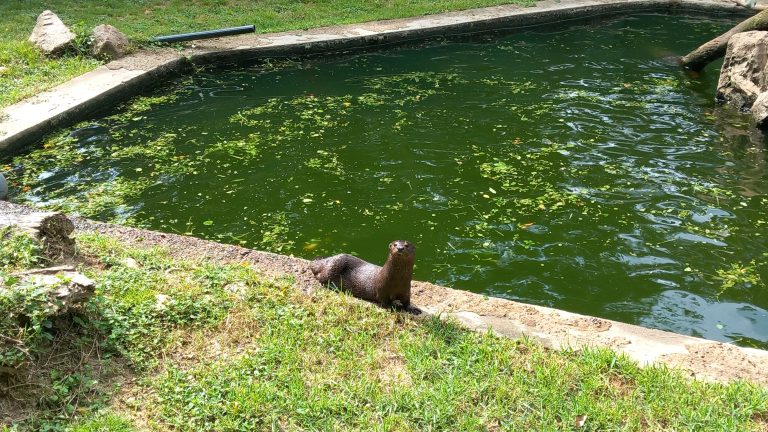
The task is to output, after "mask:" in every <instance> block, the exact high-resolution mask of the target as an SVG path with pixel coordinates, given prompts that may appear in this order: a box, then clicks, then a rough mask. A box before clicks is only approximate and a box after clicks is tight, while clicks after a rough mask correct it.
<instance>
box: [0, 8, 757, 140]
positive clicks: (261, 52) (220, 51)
mask: <svg viewBox="0 0 768 432" xmlns="http://www.w3.org/2000/svg"><path fill="white" fill-rule="evenodd" d="M642 11H646V12H647V11H658V12H671V11H684V12H688V13H703V14H723V13H728V14H734V15H746V14H749V11H747V10H745V9H744V8H742V7H739V6H736V5H735V4H734V3H732V2H728V1H726V0H560V1H558V2H556V1H554V0H545V1H541V2H539V3H538V4H537V5H536V6H535V7H531V8H520V7H518V6H513V5H506V6H496V7H489V8H483V9H474V10H468V11H460V12H449V13H443V14H438V15H430V16H426V17H416V18H406V19H397V20H388V21H375V22H369V23H362V24H353V25H346V26H336V27H325V28H319V29H312V30H307V31H297V32H287V33H274V34H263V35H253V34H250V35H241V36H235V37H230V38H221V39H210V40H206V41H199V42H195V43H193V44H190V45H189V46H188V47H187V48H186V49H184V50H181V51H179V50H175V49H170V48H166V49H157V50H151V51H140V52H138V53H136V54H133V55H131V56H129V57H126V58H123V59H120V60H117V61H114V62H111V63H109V64H107V65H105V66H101V67H99V68H97V69H95V70H93V71H91V72H88V73H86V74H83V75H81V76H79V77H77V78H74V79H72V80H70V81H69V82H67V83H64V84H62V85H60V86H58V87H56V88H54V89H52V90H50V91H46V92H43V93H41V94H39V95H37V96H35V97H32V98H30V99H27V100H24V101H22V102H19V103H17V104H15V105H12V106H9V107H6V108H4V109H3V110H2V111H0V154H10V153H11V152H14V151H16V150H18V149H20V148H22V147H23V146H25V145H28V144H32V143H34V142H36V141H38V140H40V139H41V138H42V137H43V136H45V135H46V134H48V133H50V132H52V131H54V130H55V129H57V128H61V127H66V126H68V125H71V124H74V123H76V122H78V121H81V120H84V119H87V118H88V116H90V115H92V114H94V113H95V112H97V111H99V110H103V109H107V108H109V107H112V106H114V105H116V104H117V103H118V102H120V101H121V100H124V99H126V98H129V97H131V96H134V95H136V94H138V93H140V92H141V91H144V90H146V89H147V88H148V87H151V86H153V85H157V84H158V83H162V82H163V81H167V80H168V79H169V78H170V77H172V76H173V75H175V74H179V73H183V72H185V71H186V70H188V69H190V66H191V65H193V64H197V65H202V64H213V63H235V62H243V61H253V60H255V59H258V58H265V57H275V56H301V55H311V54H318V53H324V52H332V51H343V50H352V49H370V48H374V47H381V46H383V45H387V44H395V43H404V42H407V41H414V40H423V39H426V38H431V37H441V36H448V35H458V34H467V33H477V32H483V31H491V30H500V29H506V30H511V29H517V28H524V27H530V26H535V25H543V24H553V23H559V22H564V21H570V20H580V19H588V18H592V17H598V16H610V15H617V14H621V13H626V12H642Z"/></svg>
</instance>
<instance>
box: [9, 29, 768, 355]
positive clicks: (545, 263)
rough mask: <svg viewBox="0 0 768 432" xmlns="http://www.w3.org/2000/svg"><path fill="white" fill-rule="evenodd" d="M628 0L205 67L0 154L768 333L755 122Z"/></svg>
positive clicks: (766, 254)
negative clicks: (728, 104) (394, 42)
mask: <svg viewBox="0 0 768 432" xmlns="http://www.w3.org/2000/svg"><path fill="white" fill-rule="evenodd" d="M731 25H733V23H732V22H729V21H725V20H712V19H708V20H701V19H693V18H686V17H681V16H664V15H637V16H633V17H627V18H621V19H613V20H605V21H602V22H600V23H598V24H589V25H577V26H571V27H568V28H557V29H542V28H534V29H529V30H527V31H525V32H516V33H512V34H509V33H508V34H506V35H495V36H491V35H477V36H473V37H466V38H463V39H459V40H454V41H432V42H429V43H424V44H420V45H419V46H406V47H398V48H390V49H387V50H383V51H377V52H370V53H357V54H354V55H353V54H349V55H336V56H330V57H324V58H315V59H308V60H306V59H305V60H302V61H291V60H287V59H282V60H273V61H268V62H263V63H261V64H259V65H255V66H252V67H247V68H242V69H237V70H228V71H221V70H215V71H201V72H200V73H197V74H195V75H194V76H192V77H187V78H184V79H183V80H181V81H180V82H177V83H175V85H174V86H172V87H166V88H162V89H160V90H158V91H156V92H154V93H153V94H152V95H150V96H146V97H141V98H138V99H135V100H133V101H131V102H130V103H128V104H126V105H125V106H124V107H122V108H120V109H119V110H117V111H115V112H112V113H109V114H108V115H105V116H104V117H101V118H98V119H95V120H92V121H88V122H85V123H82V124H79V125H77V126H76V127H74V128H71V129H69V130H66V131H64V132H62V133H61V134H58V135H56V136H53V137H50V138H49V139H47V140H46V141H45V142H44V143H42V145H39V146H37V147H36V148H34V149H32V150H31V151H27V152H26V153H23V154H20V155H18V156H16V157H15V158H14V159H11V160H5V161H4V163H5V164H8V165H11V168H13V169H14V171H13V172H14V174H12V175H11V178H10V179H9V180H10V181H11V182H12V183H13V184H14V185H15V187H16V191H15V192H16V199H17V200H18V201H25V202H31V203H35V204H37V205H40V206H44V207H51V208H61V209H64V210H66V211H70V212H76V213H79V214H82V215H86V216H89V217H93V218H96V219H101V220H106V221H115V222H118V223H124V224H130V225H136V226H142V227H147V228H151V229H155V230H161V231H167V232H175V233H185V234H190V235H194V236H198V237H202V238H207V239H213V240H218V241H222V242H228V243H233V244H240V245H243V246H247V247H252V248H258V249H263V250H268V251H273V252H279V253H283V254H293V255H296V256H300V257H304V258H313V257H315V256H321V255H330V254H335V253H341V252H348V253H354V254H357V255H359V256H361V257H363V258H364V259H367V260H370V261H373V262H378V263H381V262H383V260H384V258H385V256H386V246H387V244H388V242H389V241H391V240H394V239H399V238H404V239H408V240H411V241H413V242H415V243H416V244H417V266H416V270H415V278H416V279H419V280H429V281H432V282H435V283H438V284H443V285H447V286H451V287H455V288H459V289H464V290H470V291H475V292H479V293H484V294H487V295H490V296H499V297H504V298H509V299H513V300H519V301H523V302H529V303H534V304H539V305H545V306H551V307H556V308H560V309H565V310H568V311H572V312H577V313H583V314H590V315H596V316H600V317H605V318H610V319H615V320H619V321H624V322H629V323H634V324H639V325H643V326H648V327H654V328H659V329H664V330H671V331H675V332H678V333H683V334H689V335H696V336H701V337H705V338H709V339H714V340H721V341H733V342H735V343H738V344H741V345H747V346H757V347H762V348H766V347H768V312H767V311H766V308H768V290H766V288H765V284H764V282H763V281H764V280H765V279H764V278H765V277H767V276H768V264H767V263H768V248H767V247H766V246H768V239H766V238H765V236H764V235H763V233H764V232H765V226H766V223H768V217H767V215H766V210H765V209H766V204H768V181H767V177H766V155H765V151H764V146H763V143H764V141H763V139H762V138H761V137H759V136H758V137H755V134H751V135H750V134H749V133H748V131H749V127H748V125H747V124H746V119H745V118H744V117H741V116H739V115H738V114H732V115H725V114H722V113H720V112H718V111H716V110H715V106H714V102H713V100H714V97H713V95H714V91H715V86H716V81H717V75H718V70H717V69H718V68H717V66H716V65H711V66H710V67H709V68H708V69H707V70H706V71H705V73H704V74H702V75H701V76H689V75H687V74H685V73H684V72H683V71H681V70H680V69H679V67H678V66H677V65H676V63H675V61H674V56H675V55H682V54H684V53H686V52H688V51H689V50H690V49H692V48H694V47H695V46H697V45H699V44H700V43H702V42H704V41H706V40H709V39H710V38H711V37H713V36H714V35H717V34H719V33H720V32H722V31H724V30H725V29H727V28H729V27H730V26H731Z"/></svg>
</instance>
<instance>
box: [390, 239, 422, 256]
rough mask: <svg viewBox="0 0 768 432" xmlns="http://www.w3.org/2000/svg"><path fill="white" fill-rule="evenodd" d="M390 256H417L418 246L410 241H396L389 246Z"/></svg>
mask: <svg viewBox="0 0 768 432" xmlns="http://www.w3.org/2000/svg"><path fill="white" fill-rule="evenodd" d="M389 254H390V255H392V256H395V257H400V256H404V257H405V256H409V257H413V256H414V255H416V246H414V245H413V243H411V242H409V241H408V240H395V241H393V242H392V243H390V244H389Z"/></svg>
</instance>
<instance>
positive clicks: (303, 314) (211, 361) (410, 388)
mask: <svg viewBox="0 0 768 432" xmlns="http://www.w3.org/2000/svg"><path fill="white" fill-rule="evenodd" d="M78 243H79V245H80V247H81V250H82V257H81V258H82V260H81V261H82V263H81V264H80V267H81V270H82V271H83V272H85V273H87V274H88V275H89V276H90V277H92V278H93V279H94V280H96V281H97V284H98V286H97V291H96V294H95V295H94V297H93V298H92V299H91V300H90V301H89V303H88V304H86V305H85V307H84V308H83V309H82V310H81V311H80V312H78V313H77V314H74V315H73V316H72V317H70V318H69V320H67V321H66V322H62V321H61V320H60V321H59V322H57V323H50V324H51V325H50V326H47V327H46V326H43V327H44V328H46V329H47V330H46V331H47V332H48V333H49V336H50V337H49V338H43V339H40V340H37V341H36V342H35V345H34V346H29V347H28V348H29V351H30V353H31V354H32V355H33V357H34V359H35V361H34V364H32V365H29V366H28V368H27V369H26V372H25V374H24V376H23V377H16V378H15V379H12V380H11V381H10V382H8V381H2V380H0V396H3V395H6V396H7V395H9V394H11V393H10V390H9V389H10V387H13V393H12V394H13V398H6V399H5V400H4V399H3V397H0V413H4V414H5V413H8V414H5V415H8V416H11V417H13V418H14V420H15V422H14V425H13V426H10V425H8V426H5V427H3V426H0V430H2V431H4V432H7V431H25V430H49V431H57V430H73V431H82V432H85V431H136V430H175V431H199V430H216V431H237V430H419V431H422V430H468V431H497V430H628V431H632V430H637V431H657V430H740V431H742V430H743V431H750V430H751V431H759V430H765V428H766V426H767V425H766V418H768V391H766V390H765V389H763V388H759V387H757V386H755V385H752V384H749V383H744V382H737V383H733V384H729V385H723V384H712V383H704V382H699V381H690V380H688V379H687V378H686V377H685V376H683V375H682V374H681V373H680V372H678V371H675V370H669V369H666V368H663V367H655V368H644V369H641V368H639V367H638V366H637V365H636V364H635V363H633V362H632V361H630V360H628V359H627V358H625V357H622V356H618V355H616V354H615V353H613V352H611V351H608V350H602V349H596V350H583V351H552V350H547V349H544V348H542V347H540V346H539V345H537V344H536V343H534V342H531V341H527V340H509V339H505V338H500V337H497V336H494V335H492V334H490V333H489V334H477V333H473V332H469V331H466V330H463V329H462V328H460V327H459V326H457V325H455V324H453V323H450V322H443V321H440V320H437V319H432V318H427V319H423V320H420V319H416V318H414V317H412V316H410V315H407V314H402V313H396V312H391V311H387V310H382V309H380V308H377V307H374V306H372V305H370V304H367V303H363V302H359V301H356V300H354V299H352V298H351V297H349V296H346V295H341V294H338V293H334V292H331V291H328V290H320V291H318V292H316V293H314V294H311V295H306V294H302V293H301V292H300V291H299V290H298V289H296V288H294V287H293V286H292V283H291V281H290V280H277V281H274V280H268V279H266V278H264V277H263V276H261V275H259V274H258V273H255V272H254V271H253V270H252V269H251V268H250V267H248V266H244V265H225V266H222V265H212V264H209V263H205V262H185V261H179V260H175V259H173V258H172V257H169V256H168V255H167V254H165V253H164V252H163V251H162V250H156V249H152V250H138V249H126V248H125V247H124V246H122V245H121V244H120V243H119V242H118V241H116V240H113V239H110V238H107V237H102V236H96V235H87V236H81V237H79V238H78ZM14 245H16V246H14V248H16V249H18V251H17V252H15V253H14V254H13V256H15V257H17V258H16V259H14V260H9V261H8V262H5V264H3V268H2V271H1V272H0V276H2V275H3V274H5V275H8V274H10V273H12V272H14V271H18V270H19V269H20V268H26V267H28V266H30V265H32V263H33V262H35V260H34V259H32V258H30V255H31V254H32V255H33V252H34V248H32V247H31V246H30V245H29V243H28V242H24V241H15V242H14ZM11 261H13V262H11ZM6 283H8V279H6ZM40 341H42V342H40ZM0 348H6V347H3V346H2V345H0ZM6 379H7V377H6ZM14 416H15V417H14ZM582 416H586V421H585V422H584V425H583V426H582V427H579V426H576V424H577V421H578V420H580V419H583V418H584V417H582ZM6 421H7V419H6Z"/></svg>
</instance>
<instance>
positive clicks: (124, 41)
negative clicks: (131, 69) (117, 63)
mask: <svg viewBox="0 0 768 432" xmlns="http://www.w3.org/2000/svg"><path fill="white" fill-rule="evenodd" d="M91 40H92V42H91V54H92V55H93V56H94V57H99V58H106V59H108V60H115V59H118V58H120V57H123V56H124V55H126V54H127V53H128V51H129V50H130V42H129V41H128V38H127V37H125V35H124V34H122V33H120V30H118V29H116V28H115V27H112V26H111V25H109V24H101V25H99V26H96V27H94V29H93V32H92V33H91Z"/></svg>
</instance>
